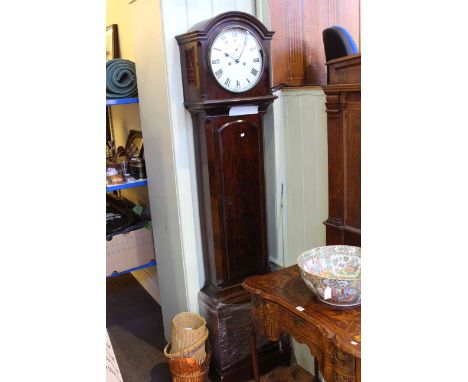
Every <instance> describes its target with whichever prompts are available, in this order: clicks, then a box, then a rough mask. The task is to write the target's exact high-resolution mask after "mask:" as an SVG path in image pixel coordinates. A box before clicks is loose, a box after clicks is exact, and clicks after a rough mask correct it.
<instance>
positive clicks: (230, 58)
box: [210, 27, 263, 93]
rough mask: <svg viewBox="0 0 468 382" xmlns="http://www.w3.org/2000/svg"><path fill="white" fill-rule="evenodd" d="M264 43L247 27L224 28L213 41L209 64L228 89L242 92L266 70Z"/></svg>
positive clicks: (217, 78)
mask: <svg viewBox="0 0 468 382" xmlns="http://www.w3.org/2000/svg"><path fill="white" fill-rule="evenodd" d="M262 57H263V56H262V46H261V45H260V43H259V42H258V40H257V38H256V37H255V36H254V35H253V34H252V33H250V32H249V31H248V30H247V29H244V28H240V27H233V28H227V29H224V30H222V31H221V32H220V33H219V34H218V35H217V36H216V38H215V39H214V41H213V43H212V44H211V51H210V67H211V70H212V71H213V75H214V76H215V78H216V80H217V81H218V82H219V84H220V85H221V86H222V87H223V88H224V89H226V90H229V91H231V92H234V93H242V92H245V91H247V90H250V89H252V88H253V87H254V86H255V85H256V84H257V82H258V81H259V79H260V76H261V74H262V70H263V60H262Z"/></svg>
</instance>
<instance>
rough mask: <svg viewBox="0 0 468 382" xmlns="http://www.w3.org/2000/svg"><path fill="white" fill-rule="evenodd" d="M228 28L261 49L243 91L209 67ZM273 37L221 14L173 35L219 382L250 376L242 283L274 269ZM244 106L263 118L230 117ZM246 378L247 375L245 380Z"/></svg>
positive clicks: (249, 21) (275, 360)
mask: <svg viewBox="0 0 468 382" xmlns="http://www.w3.org/2000/svg"><path fill="white" fill-rule="evenodd" d="M227 28H243V29H246V30H248V31H249V32H250V33H251V34H252V35H253V36H254V37H255V38H256V39H257V40H258V42H259V44H260V46H261V54H262V61H263V70H262V71H261V72H259V75H260V78H259V80H258V82H257V83H256V85H255V86H254V87H252V88H251V89H249V90H247V91H244V92H241V93H235V92H231V91H229V90H227V89H225V88H223V87H222V86H221V84H219V83H218V81H217V80H216V79H215V77H214V75H213V71H212V69H211V67H210V61H209V60H210V51H211V44H212V42H213V41H214V40H215V38H216V37H217V36H218V35H219V33H220V32H221V31H223V30H226V29H227ZM272 36H273V32H270V31H268V30H267V29H266V28H265V26H264V25H263V24H262V23H261V22H260V21H259V20H258V19H256V18H255V17H254V16H251V15H249V14H247V13H243V12H227V13H223V14H220V15H218V16H215V17H214V18H212V19H210V20H206V21H203V22H201V23H199V24H197V25H195V26H194V27H192V28H191V29H190V30H189V31H188V32H187V33H185V34H183V35H179V36H176V39H177V42H178V44H179V52H180V61H181V70H182V83H183V90H184V100H185V102H184V105H185V107H186V108H187V109H188V111H189V112H190V114H191V116H192V122H193V139H194V145H195V150H194V152H195V162H196V171H197V189H198V203H199V213H200V227H201V238H202V248H203V260H204V266H205V280H206V284H205V286H204V287H203V288H202V290H201V291H200V292H199V305H200V312H201V314H203V315H204V317H205V319H206V322H207V326H208V328H209V330H210V343H211V348H212V357H211V374H210V376H211V378H212V380H215V381H226V382H229V381H232V382H237V381H242V380H246V379H248V378H250V377H251V375H250V374H251V370H252V369H251V361H250V357H249V355H248V353H249V349H248V346H247V338H248V337H247V333H248V329H249V326H250V316H251V313H250V309H251V308H250V303H249V295H248V293H247V292H246V291H245V290H244V289H243V288H242V286H241V282H242V281H243V280H244V279H245V278H246V277H248V276H251V275H256V274H264V273H267V272H268V271H269V269H268V248H267V225H266V206H265V205H266V195H265V174H264V155H263V116H264V114H265V113H266V111H267V109H268V107H269V105H270V104H271V103H272V102H273V101H274V99H275V98H276V96H274V95H273V94H272V90H271V83H270V43H271V38H272ZM241 105H249V106H257V107H258V113H256V114H249V115H238V116H230V115H229V113H230V110H232V107H233V106H241ZM234 349H235V352H234ZM234 354H235V355H236V356H235V357H232V355H234ZM259 354H260V357H259V358H260V363H262V360H263V362H264V365H265V371H266V370H269V369H271V368H273V367H275V366H277V365H279V364H280V363H281V362H287V361H288V359H289V357H290V354H289V348H288V349H286V348H285V349H283V351H281V350H280V349H279V348H278V346H277V344H272V343H270V342H267V343H265V344H264V345H263V346H261V349H259ZM262 354H263V355H262ZM246 373H247V374H249V375H250V376H248V377H247V378H244V377H245V375H246Z"/></svg>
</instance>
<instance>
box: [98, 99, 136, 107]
mask: <svg viewBox="0 0 468 382" xmlns="http://www.w3.org/2000/svg"><path fill="white" fill-rule="evenodd" d="M138 102H140V100H139V99H138V97H132V98H115V99H112V98H108V99H106V106H113V105H127V104H129V103H138Z"/></svg>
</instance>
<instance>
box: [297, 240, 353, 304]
mask: <svg viewBox="0 0 468 382" xmlns="http://www.w3.org/2000/svg"><path fill="white" fill-rule="evenodd" d="M297 265H298V266H299V268H300V270H301V276H302V279H303V280H304V282H305V283H306V285H307V286H308V288H309V289H310V290H311V291H313V292H314V293H315V294H316V296H317V298H318V299H319V300H320V301H323V302H324V303H326V304H330V305H334V306H340V307H348V306H357V305H359V304H360V303H361V248H360V247H351V246H348V245H329V246H325V247H318V248H313V249H310V250H308V251H306V252H303V253H302V254H301V255H300V256H299V257H298V258H297Z"/></svg>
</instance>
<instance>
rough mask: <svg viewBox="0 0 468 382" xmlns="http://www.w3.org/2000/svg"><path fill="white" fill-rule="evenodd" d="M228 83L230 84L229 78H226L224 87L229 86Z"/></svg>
mask: <svg viewBox="0 0 468 382" xmlns="http://www.w3.org/2000/svg"><path fill="white" fill-rule="evenodd" d="M230 83H231V79H230V78H229V77H228V78H226V81H224V85H226V86H229V84H230Z"/></svg>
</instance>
